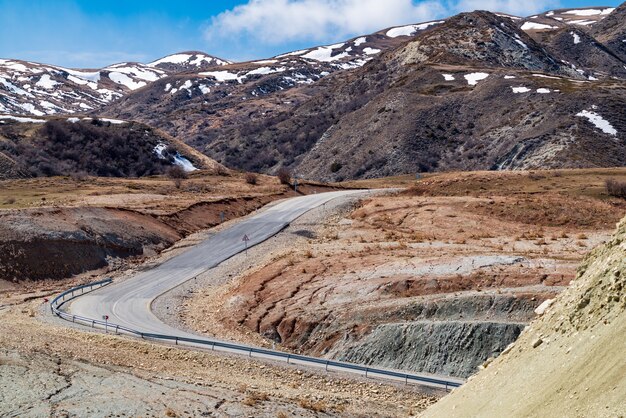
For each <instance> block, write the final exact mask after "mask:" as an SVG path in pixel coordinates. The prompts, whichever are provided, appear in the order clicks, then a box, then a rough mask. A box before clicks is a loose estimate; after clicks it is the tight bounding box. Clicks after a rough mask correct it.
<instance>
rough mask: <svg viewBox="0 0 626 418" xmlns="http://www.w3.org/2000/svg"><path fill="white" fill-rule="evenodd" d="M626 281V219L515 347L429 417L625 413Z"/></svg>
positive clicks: (603, 415) (431, 410)
mask: <svg viewBox="0 0 626 418" xmlns="http://www.w3.org/2000/svg"><path fill="white" fill-rule="evenodd" d="M625 288H626V218H625V219H624V220H622V222H621V223H620V224H619V226H618V230H617V232H616V233H615V235H614V236H613V238H612V239H611V240H610V241H609V242H607V243H606V244H605V245H603V246H601V247H599V248H597V249H596V250H594V251H593V252H591V253H590V254H589V256H588V257H587V258H586V259H585V261H584V262H583V263H582V265H581V266H580V268H579V270H578V275H577V279H576V280H575V281H573V282H572V284H571V286H570V288H569V289H568V290H566V291H565V292H563V293H562V294H561V295H560V296H559V297H558V298H557V300H556V302H554V303H553V304H552V305H551V306H550V307H548V308H547V311H546V313H545V314H544V316H543V317H542V318H540V319H538V320H536V321H535V322H533V323H532V324H531V326H530V328H529V329H528V330H527V331H525V332H524V333H522V335H521V336H520V339H519V340H518V341H517V342H516V343H515V346H513V347H512V348H511V349H509V350H505V353H506V354H504V355H502V356H500V357H499V358H497V359H496V360H494V361H493V363H492V364H491V365H489V366H488V367H487V368H486V370H484V371H482V372H481V373H479V374H478V375H476V376H475V377H474V378H473V379H472V380H471V381H470V382H469V383H467V384H466V385H465V386H463V387H462V388H460V389H458V390H457V391H455V392H454V393H452V394H451V395H450V396H447V397H446V398H444V399H443V400H441V401H440V402H439V403H438V404H436V405H434V406H433V407H432V408H431V409H429V410H428V411H427V412H426V414H425V415H424V416H426V417H439V416H441V417H447V416H450V415H451V414H453V415H454V416H458V417H465V416H467V417H473V416H479V415H480V416H510V417H518V416H519V417H522V416H523V417H534V416H594V417H609V416H610V417H615V416H623V413H624V411H625V410H626V354H625V353H626V339H624V335H626V294H625V292H624V289H625ZM452 411H454V412H452Z"/></svg>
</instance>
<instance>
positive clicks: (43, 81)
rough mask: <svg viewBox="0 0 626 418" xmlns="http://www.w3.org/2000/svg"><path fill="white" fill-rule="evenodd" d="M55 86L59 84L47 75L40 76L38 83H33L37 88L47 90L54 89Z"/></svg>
mask: <svg viewBox="0 0 626 418" xmlns="http://www.w3.org/2000/svg"><path fill="white" fill-rule="evenodd" d="M57 84H61V83H57V82H56V81H54V80H53V79H52V78H50V75H49V74H44V75H42V76H41V78H40V79H39V81H38V82H36V83H35V85H36V86H37V87H42V88H44V89H48V90H49V89H52V88H54V86H56V85H57Z"/></svg>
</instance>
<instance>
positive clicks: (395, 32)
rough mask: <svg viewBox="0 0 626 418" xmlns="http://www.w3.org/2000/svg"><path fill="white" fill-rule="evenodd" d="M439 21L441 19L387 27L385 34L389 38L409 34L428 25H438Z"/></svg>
mask: <svg viewBox="0 0 626 418" xmlns="http://www.w3.org/2000/svg"><path fill="white" fill-rule="evenodd" d="M441 23H443V20H442V21H438V22H427V23H420V24H418V25H408V26H399V27H397V28H392V29H389V30H388V31H387V34H386V35H387V36H388V37H390V38H397V37H398V36H411V35H413V34H414V33H415V32H417V31H418V30H424V29H427V28H428V27H429V26H433V25H439V24H441Z"/></svg>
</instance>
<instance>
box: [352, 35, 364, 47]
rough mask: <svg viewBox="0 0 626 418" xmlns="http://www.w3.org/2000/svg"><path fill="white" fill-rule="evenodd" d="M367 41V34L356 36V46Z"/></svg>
mask: <svg viewBox="0 0 626 418" xmlns="http://www.w3.org/2000/svg"><path fill="white" fill-rule="evenodd" d="M365 42H367V38H366V37H365V36H362V37H360V38H356V39H355V40H354V46H359V45H361V44H364V43H365Z"/></svg>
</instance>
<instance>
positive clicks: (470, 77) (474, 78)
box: [463, 73, 489, 86]
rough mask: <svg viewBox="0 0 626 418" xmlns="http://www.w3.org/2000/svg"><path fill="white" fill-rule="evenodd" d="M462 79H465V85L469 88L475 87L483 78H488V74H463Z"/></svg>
mask: <svg viewBox="0 0 626 418" xmlns="http://www.w3.org/2000/svg"><path fill="white" fill-rule="evenodd" d="M463 77H465V79H466V80H467V84H469V85H470V86H475V85H476V84H478V82H479V81H480V80H484V79H485V78H487V77H489V74H487V73H471V74H465V75H464V76H463Z"/></svg>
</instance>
